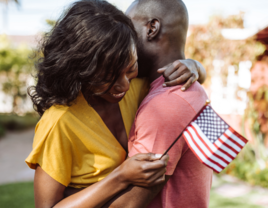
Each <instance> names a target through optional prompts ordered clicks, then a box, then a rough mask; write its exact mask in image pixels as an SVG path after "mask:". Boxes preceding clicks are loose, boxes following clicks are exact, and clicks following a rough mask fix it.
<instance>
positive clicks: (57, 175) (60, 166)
mask: <svg viewBox="0 0 268 208" xmlns="http://www.w3.org/2000/svg"><path fill="white" fill-rule="evenodd" d="M68 131H69V129H68V126H67V125H66V124H65V123H64V122H61V121H57V122H55V123H54V124H51V123H50V122H47V121H42V120H41V121H40V122H39V123H38V124H37V126H36V130H35V137H34V143H33V150H32V152H31V153H30V155H29V156H28V157H27V159H26V160H25V162H26V163H27V165H28V166H29V167H30V168H32V169H35V168H36V166H37V164H39V165H40V166H41V168H42V169H43V170H44V171H45V172H46V173H47V174H48V175H50V176H51V177H52V178H53V179H55V180H56V181H58V182H59V183H61V184H63V185H64V186H68V184H69V183H70V181H71V170H72V151H71V142H70V140H69V136H68Z"/></svg>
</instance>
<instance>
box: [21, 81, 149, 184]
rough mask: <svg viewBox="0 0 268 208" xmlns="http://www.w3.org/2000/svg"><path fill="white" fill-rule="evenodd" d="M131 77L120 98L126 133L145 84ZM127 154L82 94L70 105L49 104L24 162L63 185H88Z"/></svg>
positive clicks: (105, 173) (120, 161)
mask: <svg viewBox="0 0 268 208" xmlns="http://www.w3.org/2000/svg"><path fill="white" fill-rule="evenodd" d="M147 86H148V85H147V82H146V81H145V80H143V79H138V78H136V79H133V80H132V82H131V85H130V89H129V91H128V92H127V93H126V95H125V97H124V98H123V99H122V100H121V101H120V103H119V107H120V110H121V114H122V118H123V122H124V125H125V129H126V132H127V136H129V132H130V129H131V126H132V123H133V121H134V118H135V114H136V111H137V109H138V106H139V104H140V102H141V101H142V99H143V98H144V97H145V95H146V93H147V90H146V89H148V87H147ZM126 156H127V154H126V152H125V150H124V149H123V147H122V146H121V145H120V143H119V142H118V141H117V140H116V138H115V137H114V136H113V134H112V133H111V132H110V130H109V129H108V127H107V126H106V125H105V123H104V122H103V120H102V119H101V117H100V116H99V115H98V113H97V112H96V111H95V110H94V109H93V108H92V107H91V106H89V105H88V103H87V101H86V100H85V98H84V97H83V94H82V93H80V95H79V96H78V97H77V99H76V101H75V103H74V104H73V105H71V106H52V107H50V108H49V109H48V110H46V111H45V113H44V115H43V116H42V118H41V119H40V121H39V122H38V124H37V125H36V128H35V136H34V142H33V150H32V152H31V153H30V155H29V156H28V157H27V159H26V160H25V162H26V163H27V164H28V166H29V167H30V168H32V169H35V168H36V164H39V165H40V166H41V167H42V169H43V170H44V171H45V172H46V173H48V174H49V175H50V176H51V177H52V178H54V179H55V180H56V181H58V182H59V183H61V184H63V185H64V186H71V187H74V188H82V187H87V186H89V185H90V184H92V183H95V182H97V181H100V180H102V179H103V178H104V177H106V176H107V175H108V174H109V173H111V172H112V171H113V170H114V169H115V168H116V167H118V166H119V165H120V164H121V163H122V162H123V161H124V160H125V158H126Z"/></svg>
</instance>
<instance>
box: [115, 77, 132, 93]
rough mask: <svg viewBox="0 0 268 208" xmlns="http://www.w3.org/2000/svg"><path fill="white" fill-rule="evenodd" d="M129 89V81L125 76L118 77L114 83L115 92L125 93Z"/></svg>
mask: <svg viewBox="0 0 268 208" xmlns="http://www.w3.org/2000/svg"><path fill="white" fill-rule="evenodd" d="M128 89H129V79H128V77H127V76H120V77H119V78H118V79H117V81H116V83H115V90H117V91H118V92H126V91H128Z"/></svg>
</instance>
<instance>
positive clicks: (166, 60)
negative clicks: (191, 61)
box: [148, 53, 185, 83]
mask: <svg viewBox="0 0 268 208" xmlns="http://www.w3.org/2000/svg"><path fill="white" fill-rule="evenodd" d="M178 59H185V55H184V54H182V53H181V54H178V53H176V54H174V53H173V54H169V55H160V56H159V57H158V60H156V61H155V64H154V66H153V67H152V69H151V70H150V73H149V77H148V78H149V82H150V83H152V82H153V81H154V80H156V79H157V78H159V77H160V76H161V74H159V73H158V72H157V70H158V69H160V68H162V67H164V66H166V65H168V64H170V63H173V62H174V61H176V60H178Z"/></svg>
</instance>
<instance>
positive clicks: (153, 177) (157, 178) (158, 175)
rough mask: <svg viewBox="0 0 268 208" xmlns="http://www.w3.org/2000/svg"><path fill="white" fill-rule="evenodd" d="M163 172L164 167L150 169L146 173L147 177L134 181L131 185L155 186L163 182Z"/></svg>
mask: <svg viewBox="0 0 268 208" xmlns="http://www.w3.org/2000/svg"><path fill="white" fill-rule="evenodd" d="M165 172H166V168H162V169H160V170H158V171H157V172H155V171H151V172H149V173H147V177H146V179H145V180H140V181H137V182H136V183H133V185H136V186H144V187H150V186H155V185H157V184H159V183H163V182H164V181H165V177H164V175H165Z"/></svg>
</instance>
